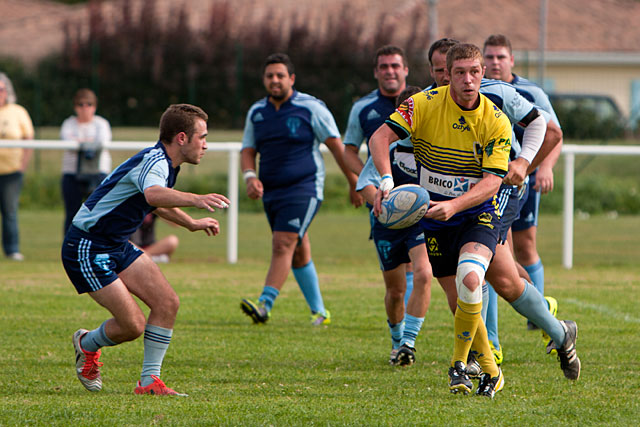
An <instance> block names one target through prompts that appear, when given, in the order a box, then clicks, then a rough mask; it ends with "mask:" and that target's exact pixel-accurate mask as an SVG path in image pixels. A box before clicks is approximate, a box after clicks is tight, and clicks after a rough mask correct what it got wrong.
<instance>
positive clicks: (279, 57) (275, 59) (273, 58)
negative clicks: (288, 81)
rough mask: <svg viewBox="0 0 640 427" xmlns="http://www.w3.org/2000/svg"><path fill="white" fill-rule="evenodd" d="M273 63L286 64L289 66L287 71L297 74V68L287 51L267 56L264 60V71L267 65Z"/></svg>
mask: <svg viewBox="0 0 640 427" xmlns="http://www.w3.org/2000/svg"><path fill="white" fill-rule="evenodd" d="M271 64H284V65H285V67H287V71H288V72H289V75H292V74H295V72H296V70H295V68H294V67H293V62H291V58H289V55H287V54H286V53H272V54H271V55H269V56H267V59H265V61H264V65H263V66H262V73H263V74H264V70H266V69H267V65H271Z"/></svg>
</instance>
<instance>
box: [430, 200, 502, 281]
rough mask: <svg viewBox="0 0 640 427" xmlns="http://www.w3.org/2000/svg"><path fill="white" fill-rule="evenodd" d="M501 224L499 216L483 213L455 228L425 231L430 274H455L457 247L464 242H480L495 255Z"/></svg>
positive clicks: (445, 275)
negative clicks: (431, 269) (431, 270)
mask: <svg viewBox="0 0 640 427" xmlns="http://www.w3.org/2000/svg"><path fill="white" fill-rule="evenodd" d="M501 227H502V225H501V223H500V218H499V217H498V216H496V215H494V214H493V213H487V212H484V213H481V214H479V215H474V216H472V217H469V218H468V219H467V221H466V222H464V223H463V224H460V225H458V226H455V227H444V228H441V229H439V230H424V236H425V238H426V241H427V252H428V253H429V261H430V262H431V267H432V268H433V276H434V277H447V276H455V275H456V271H457V270H458V258H459V257H460V249H461V248H462V246H464V245H465V244H466V243H469V242H478V243H482V244H483V245H485V246H486V247H488V248H489V249H490V250H491V252H492V253H494V254H495V251H496V245H497V244H498V237H499V234H500V230H501Z"/></svg>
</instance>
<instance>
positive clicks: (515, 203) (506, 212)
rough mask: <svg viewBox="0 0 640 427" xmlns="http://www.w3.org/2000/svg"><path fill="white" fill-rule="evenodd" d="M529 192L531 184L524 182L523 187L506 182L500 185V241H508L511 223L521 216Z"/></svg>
mask: <svg viewBox="0 0 640 427" xmlns="http://www.w3.org/2000/svg"><path fill="white" fill-rule="evenodd" d="M528 194H529V186H528V185H527V184H523V186H522V187H521V188H518V187H514V186H513V185H506V184H502V185H501V186H500V189H499V190H498V194H497V196H496V200H497V203H498V211H499V212H500V222H501V223H502V226H501V228H500V235H499V237H498V242H499V243H504V242H506V241H507V233H508V232H509V229H510V228H511V225H512V224H513V223H514V222H515V221H516V220H517V219H518V218H519V217H520V210H521V209H522V206H523V205H524V203H525V202H526V200H527V196H528Z"/></svg>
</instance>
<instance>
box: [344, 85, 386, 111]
mask: <svg viewBox="0 0 640 427" xmlns="http://www.w3.org/2000/svg"><path fill="white" fill-rule="evenodd" d="M379 101H380V92H379V91H378V89H374V90H372V91H371V92H369V93H368V94H366V95H364V96H363V97H361V98H359V99H358V100H357V101H355V102H354V103H353V105H352V106H351V111H352V112H356V113H358V114H359V113H360V112H361V111H363V110H366V109H367V108H369V107H372V106H374V105H375V104H377V103H378V102H379Z"/></svg>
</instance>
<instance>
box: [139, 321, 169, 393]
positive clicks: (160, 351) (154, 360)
mask: <svg viewBox="0 0 640 427" xmlns="http://www.w3.org/2000/svg"><path fill="white" fill-rule="evenodd" d="M171 335H173V329H167V328H161V327H160V326H155V325H150V324H148V323H147V326H145V328H144V360H143V362H142V374H140V384H141V385H142V386H143V387H145V386H148V385H149V384H151V383H152V382H153V379H152V378H151V375H155V376H156V377H160V368H161V367H162V360H163V359H164V355H165V353H166V352H167V349H168V348H169V343H170V342H171Z"/></svg>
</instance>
